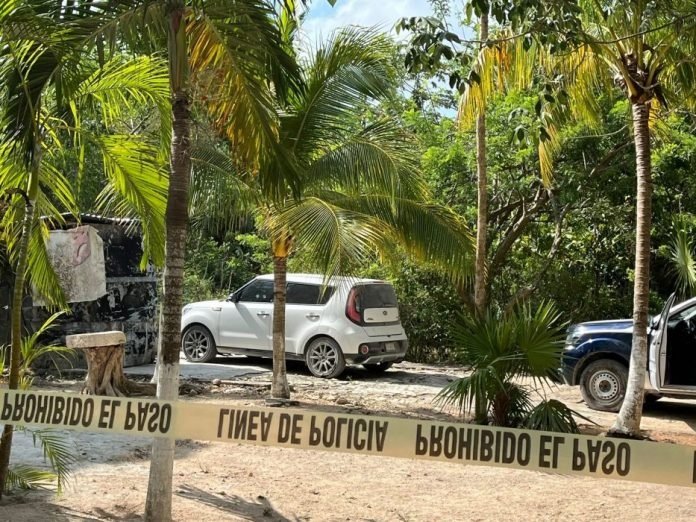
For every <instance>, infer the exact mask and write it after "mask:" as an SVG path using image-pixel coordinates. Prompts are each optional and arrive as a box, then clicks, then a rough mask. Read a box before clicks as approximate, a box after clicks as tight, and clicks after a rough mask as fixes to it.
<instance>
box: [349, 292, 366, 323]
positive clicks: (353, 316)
mask: <svg viewBox="0 0 696 522" xmlns="http://www.w3.org/2000/svg"><path fill="white" fill-rule="evenodd" d="M346 317H347V318H348V319H350V320H351V321H352V322H354V323H355V324H362V316H361V315H360V310H358V290H357V288H351V289H350V293H349V294H348V302H347V303H346Z"/></svg>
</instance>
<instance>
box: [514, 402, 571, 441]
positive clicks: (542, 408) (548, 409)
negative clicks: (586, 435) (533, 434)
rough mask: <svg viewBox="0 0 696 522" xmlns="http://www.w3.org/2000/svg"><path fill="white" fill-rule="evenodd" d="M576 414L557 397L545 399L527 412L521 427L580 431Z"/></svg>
mask: <svg viewBox="0 0 696 522" xmlns="http://www.w3.org/2000/svg"><path fill="white" fill-rule="evenodd" d="M575 415H577V413H575V412H574V411H573V410H571V409H570V408H568V406H566V405H565V404H563V403H562V402H561V401H558V400H556V399H549V400H544V401H541V402H540V403H539V404H537V405H536V406H534V407H533V408H532V409H531V410H530V411H529V412H528V413H527V415H526V416H525V418H524V419H523V421H522V425H521V427H522V428H525V429H528V430H541V431H555V432H559V433H579V429H578V424H577V422H575V417H574V416H575Z"/></svg>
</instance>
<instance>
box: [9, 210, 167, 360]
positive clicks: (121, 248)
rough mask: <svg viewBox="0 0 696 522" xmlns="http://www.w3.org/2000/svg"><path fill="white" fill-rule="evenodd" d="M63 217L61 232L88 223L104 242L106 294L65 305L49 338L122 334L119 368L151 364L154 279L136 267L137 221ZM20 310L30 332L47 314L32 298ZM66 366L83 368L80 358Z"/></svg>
mask: <svg viewBox="0 0 696 522" xmlns="http://www.w3.org/2000/svg"><path fill="white" fill-rule="evenodd" d="M65 219H66V220H67V223H66V224H65V226H64V227H63V228H64V229H70V228H73V227H75V226H77V225H89V226H91V227H93V228H94V229H96V230H97V233H98V234H99V236H100V237H101V239H102V241H103V242H104V265H105V272H106V292H107V293H106V295H104V296H103V297H101V298H99V299H97V300H95V301H87V302H79V303H70V305H69V306H70V311H71V313H69V314H65V315H63V316H61V317H60V318H59V319H58V321H57V322H56V323H55V324H56V325H55V327H54V328H52V329H51V330H50V332H51V334H53V335H55V336H56V338H55V339H54V340H56V341H58V342H60V343H63V342H64V340H65V336H66V335H71V334H78V333H90V332H105V331H111V330H120V331H122V332H124V333H125V334H126V345H125V357H124V365H125V366H136V365H140V364H148V363H151V362H152V361H154V359H155V355H156V352H157V275H156V273H155V271H154V269H153V267H152V266H150V265H148V267H147V269H146V270H145V271H142V270H141V269H140V261H141V258H142V255H143V249H142V237H141V235H140V231H139V227H138V223H137V222H133V221H131V220H123V219H114V218H108V217H102V216H96V215H92V214H82V215H81V216H80V222H79V223H78V222H77V221H75V219H74V217H71V216H68V215H66V216H65ZM7 292H9V286H7V287H2V286H0V293H7ZM8 298H9V296H8ZM3 302H5V298H4V296H2V295H0V303H3ZM23 311H24V319H25V324H26V326H27V329H29V330H35V329H37V328H38V327H40V326H41V324H43V322H44V321H45V320H46V319H48V317H50V315H51V311H50V310H48V309H46V308H44V307H39V306H33V303H32V299H31V296H27V297H26V298H25V301H24V310H23ZM3 317H4V315H3ZM0 329H2V327H0ZM6 336H7V335H6V334H5V337H6ZM2 337H3V332H0V339H1V338H2ZM58 362H59V361H58ZM71 362H72V365H73V367H82V368H85V367H86V363H85V361H84V359H83V356H82V355H81V354H77V357H76V358H75V359H74V360H73V361H71ZM60 366H63V364H60Z"/></svg>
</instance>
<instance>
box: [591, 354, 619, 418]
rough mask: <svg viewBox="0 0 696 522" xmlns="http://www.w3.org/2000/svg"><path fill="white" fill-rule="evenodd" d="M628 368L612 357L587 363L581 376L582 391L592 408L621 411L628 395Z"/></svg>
mask: <svg viewBox="0 0 696 522" xmlns="http://www.w3.org/2000/svg"><path fill="white" fill-rule="evenodd" d="M627 379H628V368H626V365H624V364H622V363H620V362H618V361H614V360H612V359H600V360H598V361H594V362H591V363H590V364H588V365H587V368H585V369H584V370H583V372H582V375H581V376H580V392H581V393H582V398H583V400H584V401H585V404H587V405H588V406H589V407H590V408H592V409H593V410H599V411H613V412H616V411H619V409H620V408H621V403H622V402H623V400H624V396H625V395H626V381H627Z"/></svg>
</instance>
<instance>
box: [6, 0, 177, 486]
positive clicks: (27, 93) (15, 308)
mask: <svg viewBox="0 0 696 522" xmlns="http://www.w3.org/2000/svg"><path fill="white" fill-rule="evenodd" d="M39 15H41V17H40V18H39ZM69 22H70V20H68V19H66V18H65V17H64V16H63V14H62V13H61V12H60V10H59V9H53V10H51V9H49V8H47V7H46V4H45V3H41V2H22V3H19V2H17V3H14V4H13V3H11V4H10V5H9V6H8V9H6V10H3V11H2V12H0V35H2V36H3V37H4V38H3V40H4V41H5V42H6V48H5V55H4V58H3V61H2V64H0V93H1V94H2V96H3V99H4V103H3V106H2V109H3V112H2V121H3V125H4V127H3V129H2V133H3V135H2V140H1V141H0V187H2V189H3V191H4V192H6V193H9V194H11V195H13V196H14V198H13V199H12V201H11V203H10V205H9V206H8V208H7V211H6V212H5V213H4V215H3V217H2V220H1V221H2V225H3V226H2V231H3V233H2V237H1V239H2V240H3V241H4V242H5V244H6V248H7V250H8V252H9V257H10V259H11V260H12V261H13V264H14V273H15V281H14V289H13V299H12V317H11V348H10V352H11V356H10V375H9V387H10V389H16V388H17V386H18V385H19V379H20V358H21V335H22V331H21V324H22V323H21V311H22V300H23V296H24V290H25V286H26V282H27V276H29V278H28V281H29V282H31V283H32V285H33V286H34V287H35V288H37V289H38V290H39V292H41V293H42V294H43V295H44V296H45V297H46V298H47V300H48V302H50V303H52V304H57V305H62V304H64V299H63V296H62V292H61V290H60V285H59V284H58V280H57V278H56V276H55V274H54V273H53V271H52V269H51V268H50V264H49V262H48V256H47V254H46V250H45V246H44V240H43V238H44V237H45V235H46V234H47V225H46V223H45V222H44V221H43V220H41V221H40V220H38V219H37V214H38V213H40V214H42V215H46V216H49V217H51V218H52V219H54V220H56V221H59V222H60V221H61V217H60V212H61V211H64V210H68V211H72V212H74V211H75V200H74V196H73V193H72V190H71V187H70V182H69V181H68V180H67V178H66V177H65V175H64V174H63V173H62V172H61V171H60V170H59V165H61V164H62V163H63V162H64V160H65V158H66V157H67V156H70V155H73V156H76V157H78V158H79V157H84V156H83V154H84V150H85V148H86V147H91V148H95V149H97V150H99V151H100V153H101V156H102V158H103V162H104V172H105V174H106V176H107V178H108V185H107V189H105V193H104V195H105V199H106V194H107V193H108V194H109V195H110V199H111V200H112V201H114V202H116V203H117V204H118V205H119V206H120V208H121V210H124V211H125V210H131V211H134V212H136V213H138V214H139V215H140V217H142V218H146V219H148V218H149V219H151V221H150V223H149V225H147V226H146V229H145V235H146V237H147V244H148V245H149V247H151V248H150V251H149V252H148V253H153V254H154V255H155V257H156V252H157V250H158V248H157V247H158V245H157V240H158V237H159V236H160V235H161V231H162V228H163V223H162V219H161V214H162V213H161V210H162V206H163V203H164V198H163V192H162V188H163V186H164V185H163V183H162V182H161V181H160V180H161V179H162V178H161V177H160V161H159V159H158V155H157V154H156V145H155V144H153V143H151V142H150V141H149V140H148V139H147V138H146V137H145V136H142V135H137V134H136V135H127V134H124V133H121V134H119V133H118V132H114V125H113V124H114V121H116V120H119V119H120V118H121V117H122V116H123V115H124V114H128V113H129V111H133V110H134V107H135V106H139V105H141V104H144V103H147V104H152V105H154V106H156V107H159V108H160V109H161V108H163V107H164V103H163V102H164V100H165V99H166V98H165V94H166V75H165V74H163V69H162V65H163V64H161V63H160V62H158V61H157V60H152V59H150V58H132V59H128V58H121V57H117V58H114V59H113V60H110V61H108V62H107V63H105V64H104V67H103V68H102V67H99V64H98V63H97V61H96V60H94V59H93V57H92V56H91V55H90V54H89V52H87V51H85V50H84V48H83V47H82V46H81V45H79V44H80V39H79V38H77V37H76V35H75V34H73V33H71V32H70V29H69ZM29 28H31V29H33V30H28V29H29ZM83 43H84V42H83ZM97 70H99V72H98V73H97ZM94 111H98V117H99V118H100V119H101V120H102V122H103V124H104V127H105V129H104V131H103V132H94V131H91V130H90V128H89V127H90V126H89V125H83V121H84V120H85V119H86V118H84V116H85V115H86V114H88V113H92V114H93V113H94ZM161 117H162V121H163V122H165V124H166V122H167V112H166V111H165V112H163V113H161ZM133 155H142V157H141V158H140V160H139V161H138V162H134V161H133V160H132V157H133ZM160 157H161V156H160ZM160 247H161V245H160ZM11 443H12V426H10V425H6V426H5V429H4V431H3V437H2V445H1V449H0V485H3V484H4V483H5V479H6V477H7V475H6V473H7V466H8V463H9V457H10V450H11ZM1 491H2V487H0V492H1Z"/></svg>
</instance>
